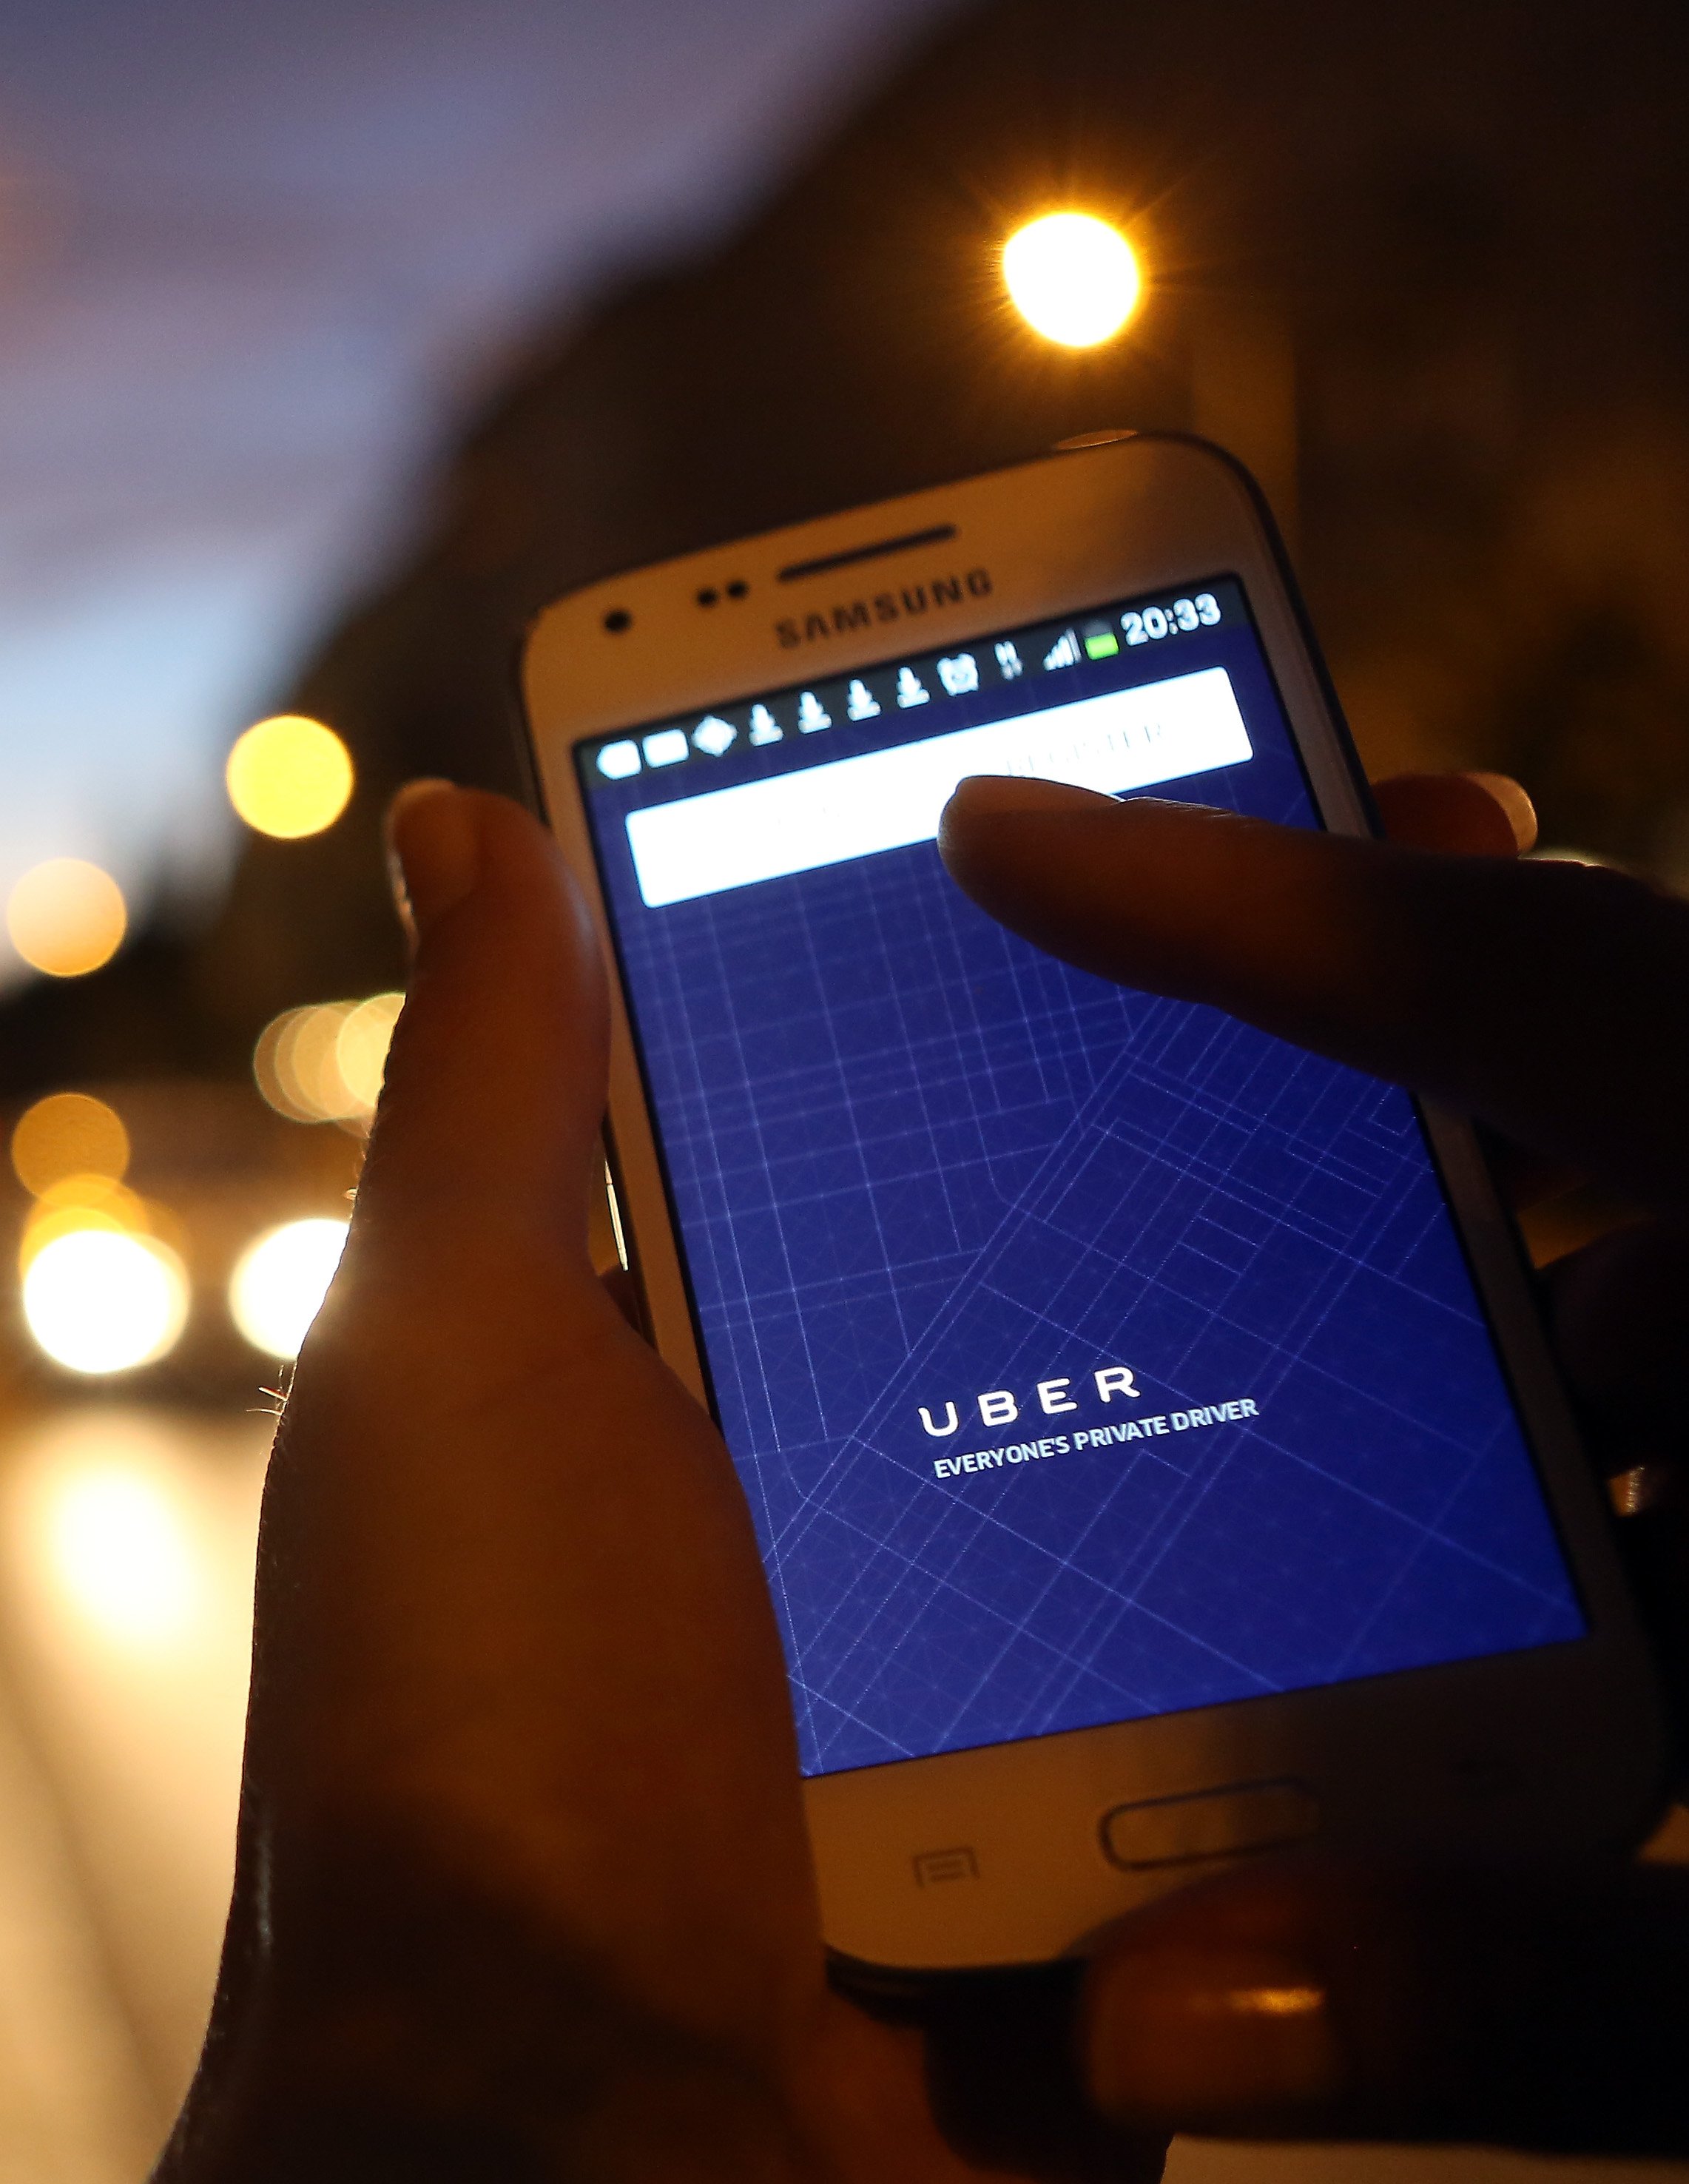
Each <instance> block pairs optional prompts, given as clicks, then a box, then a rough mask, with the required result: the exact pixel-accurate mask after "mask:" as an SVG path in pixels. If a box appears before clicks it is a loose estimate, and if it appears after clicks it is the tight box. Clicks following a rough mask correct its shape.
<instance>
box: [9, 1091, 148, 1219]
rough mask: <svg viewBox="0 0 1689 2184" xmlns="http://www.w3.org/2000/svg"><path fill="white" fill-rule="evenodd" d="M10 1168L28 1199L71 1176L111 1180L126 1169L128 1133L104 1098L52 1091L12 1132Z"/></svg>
mask: <svg viewBox="0 0 1689 2184" xmlns="http://www.w3.org/2000/svg"><path fill="white" fill-rule="evenodd" d="M12 1166H13V1167H14V1169H15V1170H16V1171H17V1177H18V1180H19V1182H20V1184H22V1185H23V1186H24V1189H25V1190H27V1191H29V1192H30V1193H31V1195H33V1196H35V1197H37V1198H38V1197H39V1196H40V1195H41V1194H42V1191H44V1190H50V1189H51V1188H52V1186H53V1184H56V1183H60V1182H62V1181H63V1180H64V1178H65V1177H66V1176H71V1175H103V1176H109V1177H111V1178H113V1180H114V1181H115V1180H117V1179H118V1178H120V1177H121V1176H122V1175H123V1174H124V1173H125V1170H126V1169H127V1168H128V1166H129V1133H128V1131H127V1130H125V1128H124V1127H123V1123H122V1121H121V1119H120V1117H118V1116H117V1115H116V1114H115V1113H114V1112H113V1111H112V1109H111V1108H109V1107H108V1106H107V1105H106V1103H105V1101H104V1100H93V1099H90V1098H89V1096H88V1095H87V1094H86V1093H85V1092H54V1093H51V1094H50V1095H48V1096H47V1098H46V1099H45V1100H36V1103H35V1105H34V1106H33V1107H31V1108H30V1109H29V1110H28V1111H27V1112H25V1114H24V1115H23V1116H22V1117H20V1120H19V1123H18V1126H17V1128H15V1129H14V1131H13V1133H12Z"/></svg>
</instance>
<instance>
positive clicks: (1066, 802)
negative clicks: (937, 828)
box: [945, 773, 1114, 819]
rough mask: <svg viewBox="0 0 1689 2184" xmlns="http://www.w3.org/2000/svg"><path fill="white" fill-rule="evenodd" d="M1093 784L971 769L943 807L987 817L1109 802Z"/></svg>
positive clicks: (1082, 808) (1085, 808) (948, 813)
mask: <svg viewBox="0 0 1689 2184" xmlns="http://www.w3.org/2000/svg"><path fill="white" fill-rule="evenodd" d="M1113 801H1114V799H1113V798H1112V796H1103V795H1101V794H1099V793H1098V792H1097V791H1096V790H1095V789H1094V788H1074V787H1073V784H1072V783H1071V782H1066V781H1045V780H1042V779H1040V777H1038V776H1036V775H1034V774H1029V773H971V774H969V775H968V776H967V779H966V780H965V781H959V782H957V783H956V792H955V794H953V795H952V796H951V798H950V802H949V804H948V805H946V806H945V813H946V816H955V817H956V818H958V819H976V818H977V819H989V818H995V816H996V815H997V814H998V813H999V812H1000V811H1001V812H1011V811H1095V810H1096V808H1097V806H1098V805H1103V804H1112V803H1113Z"/></svg>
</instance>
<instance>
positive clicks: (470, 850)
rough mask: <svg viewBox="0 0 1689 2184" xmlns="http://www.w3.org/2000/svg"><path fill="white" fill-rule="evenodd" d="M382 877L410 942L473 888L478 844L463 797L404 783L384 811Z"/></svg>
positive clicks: (443, 784) (446, 785) (446, 786)
mask: <svg viewBox="0 0 1689 2184" xmlns="http://www.w3.org/2000/svg"><path fill="white" fill-rule="evenodd" d="M480 864H481V844H480V839H479V837H478V835H477V832H476V826H475V818H474V814H473V812H472V811H471V807H470V801H469V798H468V797H467V795H466V794H465V793H464V791H463V790H462V789H460V788H456V787H455V786H454V784H453V783H451V782H449V781H432V780H429V781H411V782H407V783H405V785H404V788H401V789H400V790H399V794H398V795H397V796H395V797H394V799H393V802H392V803H391V804H390V805H388V807H387V866H388V875H389V877H390V878H391V880H392V883H393V900H394V902H395V903H396V905H398V909H399V917H400V919H401V921H402V922H403V923H404V928H405V930H406V931H407V932H408V933H410V937H411V939H413V940H415V939H420V937H421V935H422V934H423V933H426V931H427V929H428V928H429V927H430V926H431V925H432V923H433V922H434V920H435V919H436V918H437V917H441V916H442V915H443V913H444V912H445V911H449V909H451V907H452V905H454V903H459V902H461V901H462V900H463V898H464V897H465V895H466V894H468V893H469V891H470V889H471V888H472V887H473V886H474V885H475V882H476V878H477V873H478V872H479V869H480Z"/></svg>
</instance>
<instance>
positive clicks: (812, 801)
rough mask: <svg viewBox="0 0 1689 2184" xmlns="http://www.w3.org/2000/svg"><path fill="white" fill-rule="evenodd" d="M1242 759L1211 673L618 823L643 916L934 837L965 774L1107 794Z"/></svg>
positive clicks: (1223, 693) (1244, 737)
mask: <svg viewBox="0 0 1689 2184" xmlns="http://www.w3.org/2000/svg"><path fill="white" fill-rule="evenodd" d="M1253 755H1254V754H1253V752H1252V750H1251V748H1250V742H1249V733H1248V731H1247V730H1246V727H1244V724H1243V716H1242V714H1241V713H1240V711H1239V710H1238V703H1237V698H1236V695H1235V693H1234V691H1233V689H1232V686H1231V677H1229V675H1228V674H1227V673H1226V671H1225V670H1224V668H1223V667H1206V668H1202V669H1201V670H1199V671H1198V672H1196V674H1194V675H1176V676H1174V677H1172V678H1171V679H1170V680H1169V681H1168V682H1151V683H1147V684H1146V685H1144V686H1142V687H1141V688H1138V689H1135V690H1111V691H1109V692H1107V693H1106V694H1105V695H1104V696H1102V697H1101V698H1079V699H1075V700H1074V701H1073V703H1072V704H1070V705H1051V706H1048V707H1046V708H1045V709H1044V710H1041V711H1040V712H1036V713H1023V714H1021V715H1019V716H1017V718H1016V719H1014V720H1012V721H990V722H989V723H988V724H987V725H986V726H985V727H979V728H958V729H956V730H955V731H954V732H953V733H951V734H950V735H941V736H932V737H929V738H928V739H927V740H926V741H925V742H924V743H916V744H900V745H899V746H898V747H897V748H896V749H894V750H881V751H864V752H862V753H861V755H860V756H858V757H856V758H842V759H836V760H833V763H832V764H831V765H828V766H807V767H805V768H804V769H803V770H802V771H801V772H797V773H782V774H776V775H774V776H773V777H771V778H770V779H768V780H766V781H745V782H740V783H737V784H736V785H735V786H734V787H733V788H714V789H709V790H706V791H705V794H703V795H701V796H688V797H683V798H681V799H677V801H676V802H674V803H672V804H655V805H649V806H648V807H647V808H646V809H645V810H644V811H630V812H629V813H628V815H627V841H628V846H629V847H630V848H631V850H633V868H634V870H635V872H637V874H638V880H639V893H640V894H641V895H642V896H643V898H644V900H645V902H646V904H647V905H649V907H650V908H651V909H653V910H659V909H661V908H663V907H664V906H665V905H667V904H670V903H676V902H690V901H692V900H694V899H695V898H696V897H698V896H700V895H706V894H721V893H722V891H723V890H724V889H728V888H739V887H750V886H751V885H752V884H753V883H755V882H756V881H758V880H772V879H782V878H784V877H787V876H789V874H791V873H794V872H815V871H817V870H818V869H819V868H820V867H821V866H823V865H838V864H844V863H845V862H846V861H849V860H850V859H851V858H854V857H867V856H872V855H875V854H876V853H877V852H878V851H879V850H904V849H907V848H908V847H909V846H910V845H911V844H912V843H916V842H930V841H933V840H934V839H935V838H937V835H938V831H939V814H940V813H941V812H942V811H943V810H944V808H945V805H946V804H947V803H948V802H949V800H950V794H951V792H952V791H953V790H954V788H956V783H957V782H959V781H961V780H963V779H965V778H966V777H967V775H969V774H972V773H1020V774H1032V775H1035V776H1038V777H1041V778H1043V779H1044V780H1046V781H1067V782H1071V783H1073V785H1074V786H1075V787H1076V788H1095V789H1101V790H1102V791H1103V792H1104V794H1107V795H1118V794H1119V792H1120V791H1121V790H1123V789H1127V788H1148V787H1150V786H1151V783H1156V782H1159V781H1177V780H1179V779H1181V778H1183V777H1184V776H1185V775H1186V774H1192V773H1207V772H1212V770H1213V769H1214V768H1215V767H1216V766H1236V765H1238V764H1240V762H1241V761H1242V760H1245V759H1247V758H1251V757H1252V756H1253Z"/></svg>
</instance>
